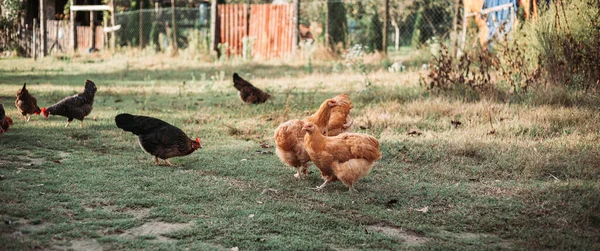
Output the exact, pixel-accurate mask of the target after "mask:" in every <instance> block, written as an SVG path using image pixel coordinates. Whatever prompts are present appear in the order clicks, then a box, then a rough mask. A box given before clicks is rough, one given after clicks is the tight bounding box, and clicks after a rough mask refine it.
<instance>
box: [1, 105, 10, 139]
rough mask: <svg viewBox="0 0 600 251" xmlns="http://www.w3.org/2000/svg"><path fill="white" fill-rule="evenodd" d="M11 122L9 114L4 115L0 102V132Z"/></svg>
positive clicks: (6, 128)
mask: <svg viewBox="0 0 600 251" xmlns="http://www.w3.org/2000/svg"><path fill="white" fill-rule="evenodd" d="M12 123H13V120H12V119H11V118H10V117H9V116H6V112H5V111H4V105H2V104H0V133H3V132H6V131H7V130H8V127H10V125H12Z"/></svg>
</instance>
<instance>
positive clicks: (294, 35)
mask: <svg viewBox="0 0 600 251" xmlns="http://www.w3.org/2000/svg"><path fill="white" fill-rule="evenodd" d="M292 5H293V6H292V8H294V10H293V12H292V29H293V32H292V56H296V52H297V51H298V36H299V31H298V25H299V23H298V17H299V16H300V15H299V12H300V0H294V1H293V4H292Z"/></svg>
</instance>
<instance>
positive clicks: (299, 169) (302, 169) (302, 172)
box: [294, 165, 308, 179]
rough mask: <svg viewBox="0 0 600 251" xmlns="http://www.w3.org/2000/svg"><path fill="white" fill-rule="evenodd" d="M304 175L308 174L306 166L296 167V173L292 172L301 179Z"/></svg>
mask: <svg viewBox="0 0 600 251" xmlns="http://www.w3.org/2000/svg"><path fill="white" fill-rule="evenodd" d="M306 176H308V166H306V165H303V166H300V167H297V168H296V174H294V177H296V178H298V179H302V178H304V177H306Z"/></svg>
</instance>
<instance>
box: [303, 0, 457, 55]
mask: <svg viewBox="0 0 600 251" xmlns="http://www.w3.org/2000/svg"><path fill="white" fill-rule="evenodd" d="M388 3H389V4H388V13H389V19H388V22H387V24H388V25H387V27H385V28H384V26H385V25H384V22H385V20H384V17H385V4H386V1H385V0H350V1H348V0H346V1H343V0H328V1H327V0H318V1H301V3H300V14H299V20H300V29H301V34H302V29H304V30H305V33H306V32H310V36H306V35H305V36H302V38H303V39H313V40H314V41H315V42H316V43H318V44H323V45H327V44H329V45H330V46H334V47H338V48H340V49H348V48H351V47H352V46H353V45H357V44H360V45H362V46H363V47H364V48H365V50H366V51H367V52H370V51H375V50H378V51H381V50H383V46H384V45H385V46H387V49H388V50H398V49H400V48H401V47H406V46H410V47H419V46H421V45H423V44H426V43H427V42H428V41H430V40H431V39H433V38H436V37H437V38H442V39H445V38H449V35H450V33H451V32H452V30H453V20H454V19H453V18H454V15H455V6H456V2H455V1H454V0H408V1H394V0H390V1H389V2H388ZM384 29H385V30H384ZM384 33H386V36H384ZM384 37H386V38H385V43H384Z"/></svg>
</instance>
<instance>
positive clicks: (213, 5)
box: [210, 0, 219, 57]
mask: <svg viewBox="0 0 600 251" xmlns="http://www.w3.org/2000/svg"><path fill="white" fill-rule="evenodd" d="M217 22H218V21H217V0H211V2H210V53H211V54H212V55H215V56H217V57H218V56H219V52H218V50H217V49H218V48H217V45H218V44H219V39H218V37H217V36H218V35H219V32H217V27H219V26H218V24H217Z"/></svg>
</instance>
